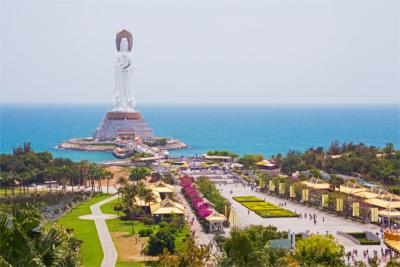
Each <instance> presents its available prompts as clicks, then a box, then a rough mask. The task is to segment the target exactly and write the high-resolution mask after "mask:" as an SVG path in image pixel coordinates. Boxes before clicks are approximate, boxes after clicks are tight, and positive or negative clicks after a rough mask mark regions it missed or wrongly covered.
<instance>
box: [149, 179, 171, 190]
mask: <svg viewBox="0 0 400 267" xmlns="http://www.w3.org/2000/svg"><path fill="white" fill-rule="evenodd" d="M148 188H150V189H152V190H153V191H156V192H158V193H174V192H175V188H174V186H173V185H170V184H167V183H164V182H163V181H158V182H155V183H152V184H149V185H148Z"/></svg>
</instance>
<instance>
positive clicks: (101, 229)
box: [80, 195, 118, 267]
mask: <svg viewBox="0 0 400 267" xmlns="http://www.w3.org/2000/svg"><path fill="white" fill-rule="evenodd" d="M117 197H118V195H114V196H112V197H109V198H107V199H105V200H103V201H100V202H97V203H96V204H94V205H92V206H90V210H91V211H92V214H91V215H84V216H81V217H80V219H86V220H94V222H95V224H96V229H97V233H98V235H99V239H100V243H101V247H102V248H103V253H104V258H103V261H102V263H101V267H113V266H115V264H116V262H117V258H118V253H117V250H116V249H115V246H114V242H113V240H112V238H111V235H110V232H109V231H108V228H107V224H106V221H105V220H106V219H112V218H116V217H117V216H116V215H108V214H103V213H102V212H101V210H100V206H102V205H104V204H106V203H107V202H110V201H112V200H114V199H116V198H117Z"/></svg>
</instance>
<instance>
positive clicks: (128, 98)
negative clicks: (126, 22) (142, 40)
mask: <svg viewBox="0 0 400 267" xmlns="http://www.w3.org/2000/svg"><path fill="white" fill-rule="evenodd" d="M116 45H117V51H118V55H117V62H116V64H115V94H114V97H113V101H112V102H113V104H114V108H113V110H112V111H114V112H133V111H135V99H134V98H133V95H132V91H133V61H132V59H131V58H130V52H131V50H132V34H131V33H130V32H128V31H126V30H122V31H121V32H119V33H118V34H117V37H116Z"/></svg>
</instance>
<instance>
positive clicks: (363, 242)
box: [347, 232, 381, 245]
mask: <svg viewBox="0 0 400 267" xmlns="http://www.w3.org/2000/svg"><path fill="white" fill-rule="evenodd" d="M347 234H348V235H351V236H352V237H354V238H356V239H357V240H358V241H359V242H360V244H361V245H380V244H381V242H380V241H378V240H369V239H367V235H366V234H365V233H364V232H353V233H347Z"/></svg>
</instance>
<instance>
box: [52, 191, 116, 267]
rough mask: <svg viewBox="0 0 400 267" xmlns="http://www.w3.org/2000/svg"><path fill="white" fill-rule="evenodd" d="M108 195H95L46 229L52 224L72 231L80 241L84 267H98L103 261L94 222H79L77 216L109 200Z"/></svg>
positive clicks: (88, 212)
mask: <svg viewBox="0 0 400 267" xmlns="http://www.w3.org/2000/svg"><path fill="white" fill-rule="evenodd" d="M109 197H110V195H106V194H102V195H96V196H94V197H92V198H90V199H89V200H87V201H85V202H84V203H82V204H80V205H78V206H77V207H75V208H73V209H72V210H71V211H70V212H68V213H66V214H65V215H63V216H62V217H60V218H59V219H58V220H56V221H54V222H51V223H50V224H49V225H48V226H47V227H50V225H52V224H56V225H62V226H64V227H65V228H71V229H74V230H73V233H74V236H75V237H76V238H78V239H80V240H82V241H83V242H82V244H81V251H80V254H81V258H82V260H81V264H82V266H85V267H95V266H100V264H101V261H102V260H103V249H102V248H101V244H100V240H99V237H98V235H97V230H96V226H95V223H94V221H92V220H81V219H79V216H81V215H86V214H90V213H91V211H90V206H91V205H93V204H95V203H97V202H99V201H102V200H104V199H106V198H109Z"/></svg>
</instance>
